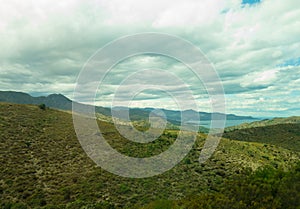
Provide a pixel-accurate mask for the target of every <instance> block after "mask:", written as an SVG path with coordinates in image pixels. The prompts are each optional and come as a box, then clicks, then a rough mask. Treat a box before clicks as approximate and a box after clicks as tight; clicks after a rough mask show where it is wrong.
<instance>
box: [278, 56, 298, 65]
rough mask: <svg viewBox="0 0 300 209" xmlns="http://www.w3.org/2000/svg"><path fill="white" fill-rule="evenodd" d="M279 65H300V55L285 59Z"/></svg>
mask: <svg viewBox="0 0 300 209" xmlns="http://www.w3.org/2000/svg"><path fill="white" fill-rule="evenodd" d="M278 66H279V67H285V66H300V57H297V58H294V59H289V60H286V61H284V62H283V63H282V64H280V65H278Z"/></svg>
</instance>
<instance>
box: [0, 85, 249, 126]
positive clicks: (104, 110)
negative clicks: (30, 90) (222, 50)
mask: <svg viewBox="0 0 300 209" xmlns="http://www.w3.org/2000/svg"><path fill="white" fill-rule="evenodd" d="M0 102H9V103H16V104H36V105H38V104H45V105H46V106H47V107H51V108H55V109H61V110H69V111H71V110H72V100H70V99H69V98H67V97H66V96H64V95H62V94H50V95H48V96H39V97H33V96H31V95H29V94H27V93H23V92H15V91H0ZM76 104H79V103H76ZM79 105H83V104H79ZM154 110H157V109H155V108H127V107H114V108H113V111H114V112H115V114H114V115H117V116H118V117H119V118H120V119H123V120H128V118H127V117H126V112H127V111H129V114H130V119H131V120H133V121H139V120H148V117H149V114H150V113H151V112H153V111H154ZM159 110H161V111H163V112H164V114H165V117H166V119H167V120H168V121H169V122H170V123H172V124H175V125H180V123H181V114H182V113H184V114H185V121H183V122H190V121H193V119H194V118H195V115H196V114H197V113H198V114H199V117H200V119H201V120H203V121H207V120H211V117H212V113H207V112H196V111H195V110H184V111H179V110H167V109H159ZM95 111H96V113H99V114H102V115H104V116H111V109H110V108H108V107H101V106H97V107H95ZM158 116H161V115H158ZM214 116H215V118H222V117H224V116H226V119H227V120H255V118H253V117H251V116H237V115H234V114H223V113H214ZM194 122H195V121H194Z"/></svg>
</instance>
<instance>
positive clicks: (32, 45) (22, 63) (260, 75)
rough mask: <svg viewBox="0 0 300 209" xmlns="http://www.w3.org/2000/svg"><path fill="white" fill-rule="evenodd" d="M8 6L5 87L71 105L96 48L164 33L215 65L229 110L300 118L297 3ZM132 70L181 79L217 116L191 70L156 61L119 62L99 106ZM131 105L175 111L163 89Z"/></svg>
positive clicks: (2, 35)
mask: <svg viewBox="0 0 300 209" xmlns="http://www.w3.org/2000/svg"><path fill="white" fill-rule="evenodd" d="M244 2H251V1H244ZM0 5H1V6H0V46H1V50H0V60H1V62H0V90H16V91H23V92H28V93H30V94H32V95H47V94H49V93H62V94H64V95H66V96H68V97H70V98H72V94H73V90H74V87H75V85H76V78H77V76H78V74H79V72H80V70H81V68H82V67H83V65H84V64H85V63H86V61H87V60H88V58H89V57H90V56H91V55H93V54H94V53H95V52H96V50H98V49H99V48H101V47H103V46H104V45H105V44H107V43H108V42H110V41H113V40H114V39H116V38H119V37H121V36H124V35H130V34H134V33H141V32H163V33H168V34H172V35H176V36H179V37H181V38H184V39H186V40H188V41H190V42H191V43H193V44H194V45H196V46H197V47H199V48H200V49H201V50H202V51H203V53H204V54H205V55H206V56H207V58H208V59H209V60H210V61H211V62H212V64H213V65H214V66H215V69H216V71H217V72H218V73H219V75H220V78H221V80H222V81H223V85H224V90H225V93H226V103H227V106H226V107H227V113H234V114H239V115H253V116H271V117H272V116H291V115H300V107H299V95H300V74H299V70H300V50H299V49H300V38H299V35H300V30H299V28H300V7H299V6H298V5H299V2H298V1H296V0H286V1H282V0H262V1H261V2H259V3H255V4H251V3H248V4H246V3H242V1H241V0H201V1H199V0H187V1H181V0H180V1H179V0H172V1H170V0H154V1H139V0H93V1H86V0H65V1H50V0H39V1H34V0H31V1H30V0H23V1H16V0H11V1H4V0H3V1H1V4H0ZM120 50H122V49H120ZM178 50H180V49H178ZM182 53H184V51H182ZM132 68H135V69H149V68H153V69H164V70H167V71H170V72H173V73H174V74H176V76H178V77H180V78H182V79H184V80H186V81H188V84H189V87H190V88H191V89H192V90H193V92H194V94H195V98H196V100H197V102H198V105H199V111H209V110H210V101H209V99H208V96H207V95H206V94H205V92H206V91H205V88H204V86H203V85H202V84H201V83H199V81H198V80H197V79H196V80H195V78H194V77H193V76H191V74H190V73H189V69H188V68H187V67H186V66H184V65H183V64H182V63H180V62H178V61H176V60H172V59H170V58H167V57H160V56H153V55H144V56H136V57H131V58H128V59H127V60H124V61H123V62H121V63H119V64H118V65H116V66H115V67H114V68H113V69H112V71H111V74H110V75H108V77H107V79H106V81H105V82H104V83H103V85H102V86H101V88H100V90H99V94H98V97H97V99H96V101H97V104H98V105H110V101H111V99H112V98H113V96H114V94H113V92H114V91H115V89H116V88H117V87H118V84H119V83H120V82H121V81H122V79H124V75H126V73H128V72H129V71H130V69H132ZM146 76H147V75H145V77H146ZM148 79H150V80H151V79H156V81H157V79H161V77H159V76H158V75H156V76H155V75H153V77H150V78H148ZM142 80H143V79H141V81H142ZM138 85H139V80H138V79H137V78H136V77H135V83H132V84H130V85H129V84H128V85H127V86H126V88H124V89H122V94H123V95H124V98H126V91H127V92H130V91H133V90H134V89H136V88H137V86H138ZM181 87H182V86H180V85H176V84H174V82H171V83H170V84H169V89H170V91H176V92H180V89H181ZM183 94H184V92H183ZM132 104H133V106H140V107H142V106H157V107H163V108H167V109H176V105H174V102H172V100H171V99H170V98H169V97H168V95H167V94H166V93H165V92H162V91H158V90H148V91H144V92H141V93H140V94H139V95H137V96H136V98H135V101H134V102H133V103H132Z"/></svg>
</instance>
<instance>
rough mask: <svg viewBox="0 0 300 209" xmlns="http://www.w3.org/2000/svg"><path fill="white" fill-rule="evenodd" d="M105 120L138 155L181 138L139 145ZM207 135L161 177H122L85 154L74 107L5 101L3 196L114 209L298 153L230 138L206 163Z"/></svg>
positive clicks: (201, 186) (180, 193) (0, 114)
mask: <svg viewBox="0 0 300 209" xmlns="http://www.w3.org/2000/svg"><path fill="white" fill-rule="evenodd" d="M99 125H100V126H101V128H102V130H103V131H104V133H103V134H104V135H105V136H106V139H107V140H108V142H109V143H110V144H112V146H113V147H115V148H117V149H118V150H119V151H120V152H123V153H126V154H130V155H132V156H139V157H145V156H149V155H151V154H158V153H160V152H161V151H163V150H165V149H167V147H168V146H169V145H170V143H172V142H173V141H174V137H175V136H176V131H167V132H166V133H164V134H163V135H162V136H161V137H160V139H158V140H156V141H155V142H153V143H150V145H138V144H135V143H131V142H128V141H127V140H125V139H124V138H122V137H121V136H119V135H118V133H117V132H116V131H115V129H114V127H113V125H111V124H109V123H106V122H103V121H102V122H99ZM204 139H205V135H202V134H201V135H199V137H198V140H197V142H196V144H195V146H194V148H193V150H192V151H191V152H190V153H189V155H188V156H187V157H186V158H185V159H184V160H183V161H182V162H181V163H180V164H179V165H178V166H176V167H175V168H173V169H172V170H170V171H168V172H166V173H164V174H162V175H159V176H155V177H151V178H146V179H128V178H121V177H118V176H115V175H113V174H110V173H108V172H106V171H104V170H103V169H101V168H99V167H97V166H96V165H95V164H94V163H93V162H92V161H91V160H90V159H89V158H88V157H87V156H86V154H85V153H84V151H83V150H82V148H81V146H80V144H79V142H78V140H77V138H76V135H75V132H74V130H73V125H72V116H71V115H70V114H69V113H66V112H61V111H57V110H51V109H48V110H46V111H43V110H41V109H39V108H38V107H37V106H30V105H15V104H6V103H0V156H1V157H0V202H1V203H2V204H4V203H5V202H21V203H24V204H26V205H28V206H31V207H36V206H44V205H61V207H65V206H69V207H70V208H76V207H75V206H76V204H77V205H78V204H81V203H82V202H84V203H89V202H92V203H96V202H99V204H101V205H106V204H112V205H114V207H121V206H132V205H134V204H139V205H143V204H145V203H148V202H151V201H154V200H156V199H178V198H182V197H184V196H188V195H191V194H197V193H199V192H201V191H203V192H205V191H213V190H214V189H215V188H216V187H217V186H218V185H220V184H222V182H223V181H224V179H226V178H229V177H230V176H232V175H234V174H235V173H240V172H241V171H242V170H243V169H244V168H247V167H252V168H257V167H259V166H261V165H266V164H272V165H274V166H275V167H285V166H288V165H289V164H290V163H292V162H294V161H296V160H297V159H298V157H299V156H298V154H297V153H294V152H291V151H289V150H286V149H283V148H280V147H276V146H273V145H263V144H260V143H247V142H239V141H232V140H228V139H223V140H222V141H221V143H220V145H219V147H218V150H217V151H216V152H215V154H214V156H213V157H212V158H211V159H210V160H208V161H207V162H206V163H205V164H203V165H201V166H200V165H199V164H198V161H197V160H198V156H199V153H200V150H201V146H202V145H203V142H204ZM150 147H151V152H150V153H149V152H147V150H149V149H150ZM80 202H81V203H80Z"/></svg>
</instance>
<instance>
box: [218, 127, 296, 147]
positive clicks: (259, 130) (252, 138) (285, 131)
mask: <svg viewBox="0 0 300 209" xmlns="http://www.w3.org/2000/svg"><path fill="white" fill-rule="evenodd" d="M271 124H272V123H271ZM223 136H224V137H227V138H230V139H235V140H239V141H247V142H260V143H266V144H273V145H276V146H279V147H284V148H286V149H290V150H294V151H298V152H299V151H300V123H283V124H277V125H267V126H260V127H253V128H245V129H236V130H233V131H227V132H226V133H224V135H223Z"/></svg>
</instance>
